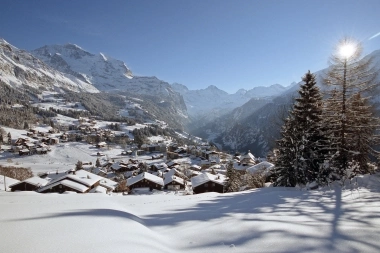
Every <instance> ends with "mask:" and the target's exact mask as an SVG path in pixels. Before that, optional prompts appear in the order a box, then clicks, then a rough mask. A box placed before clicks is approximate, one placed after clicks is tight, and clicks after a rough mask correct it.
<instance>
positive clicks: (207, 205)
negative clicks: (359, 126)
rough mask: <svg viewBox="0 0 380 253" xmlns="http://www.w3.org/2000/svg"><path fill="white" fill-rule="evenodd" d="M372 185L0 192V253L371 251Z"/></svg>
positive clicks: (374, 243) (369, 179)
mask: <svg viewBox="0 0 380 253" xmlns="http://www.w3.org/2000/svg"><path fill="white" fill-rule="evenodd" d="M379 179H380V178H379V176H378V175H372V176H363V177H360V178H358V179H357V180H355V181H353V182H352V183H351V184H348V185H347V187H345V188H344V189H341V188H339V187H331V188H328V189H325V190H317V191H301V190H299V189H295V188H262V189H257V190H251V191H245V192H238V193H227V194H218V193H205V194H198V195H190V196H180V195H176V194H174V193H172V194H160V193H158V192H155V193H153V195H138V196H128V195H127V196H120V195H119V196H117V195H113V196H109V195H106V194H61V195H59V194H38V193H35V192H16V193H9V192H8V193H5V192H0V198H1V202H0V226H1V230H0V238H1V240H0V252H14V253H23V252H31V251H32V252H57V253H59V252H82V253H97V252H126V251H129V252H136V253H140V252H141V253H148V252H173V253H174V252H194V253H195V252H241V253H246V252H296V253H297V252H379V251H380V242H379V240H378V236H377V235H378V234H379V233H380V214H379V212H378V209H379V203H380V194H379V193H380V183H379Z"/></svg>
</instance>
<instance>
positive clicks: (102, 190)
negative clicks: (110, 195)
mask: <svg viewBox="0 0 380 253" xmlns="http://www.w3.org/2000/svg"><path fill="white" fill-rule="evenodd" d="M90 193H107V188H105V187H103V186H100V185H98V186H96V187H95V188H93V189H91V190H90Z"/></svg>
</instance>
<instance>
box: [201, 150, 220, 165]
mask: <svg viewBox="0 0 380 253" xmlns="http://www.w3.org/2000/svg"><path fill="white" fill-rule="evenodd" d="M205 158H206V159H207V160H209V161H210V162H215V163H219V162H220V157H219V153H218V152H216V151H207V152H205Z"/></svg>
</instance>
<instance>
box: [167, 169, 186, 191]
mask: <svg viewBox="0 0 380 253" xmlns="http://www.w3.org/2000/svg"><path fill="white" fill-rule="evenodd" d="M185 187H186V180H185V179H184V178H182V177H181V175H179V174H178V172H177V171H176V169H171V170H170V171H168V172H167V173H165V174H164V189H168V190H183V189H185Z"/></svg>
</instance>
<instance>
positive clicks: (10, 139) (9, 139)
mask: <svg viewBox="0 0 380 253" xmlns="http://www.w3.org/2000/svg"><path fill="white" fill-rule="evenodd" d="M7 137H8V145H12V135H11V132H8V136H7Z"/></svg>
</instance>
